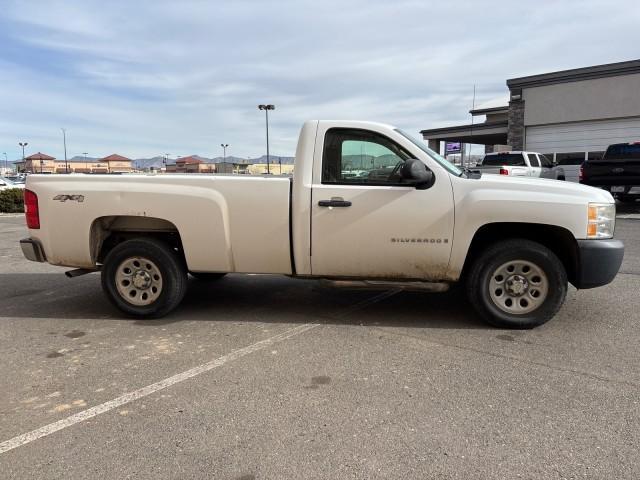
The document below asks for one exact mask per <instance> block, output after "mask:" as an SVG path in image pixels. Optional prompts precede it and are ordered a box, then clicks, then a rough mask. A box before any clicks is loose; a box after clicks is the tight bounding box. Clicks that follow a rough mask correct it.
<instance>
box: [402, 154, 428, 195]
mask: <svg viewBox="0 0 640 480" xmlns="http://www.w3.org/2000/svg"><path fill="white" fill-rule="evenodd" d="M400 178H402V180H403V182H404V183H406V184H408V185H415V187H416V188H417V189H418V190H424V189H426V188H427V187H429V186H430V185H431V182H432V181H433V172H432V171H430V170H428V169H427V167H426V165H425V164H424V163H422V162H421V161H420V160H418V159H415V158H410V159H408V160H406V161H405V162H404V164H403V165H402V167H401V168H400Z"/></svg>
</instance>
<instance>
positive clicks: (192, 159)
mask: <svg viewBox="0 0 640 480" xmlns="http://www.w3.org/2000/svg"><path fill="white" fill-rule="evenodd" d="M176 163H202V160H200V159H199V158H198V157H196V156H194V155H190V156H188V157H181V158H178V159H176Z"/></svg>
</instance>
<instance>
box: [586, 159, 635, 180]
mask: <svg viewBox="0 0 640 480" xmlns="http://www.w3.org/2000/svg"><path fill="white" fill-rule="evenodd" d="M583 183H586V184H588V185H596V186H599V185H640V160H596V161H587V162H586V163H585V164H584V167H583Z"/></svg>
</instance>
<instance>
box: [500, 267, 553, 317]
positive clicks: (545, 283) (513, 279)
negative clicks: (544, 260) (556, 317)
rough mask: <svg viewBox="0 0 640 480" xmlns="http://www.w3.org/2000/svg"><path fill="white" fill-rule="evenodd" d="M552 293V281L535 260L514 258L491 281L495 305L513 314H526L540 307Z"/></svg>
mask: <svg viewBox="0 0 640 480" xmlns="http://www.w3.org/2000/svg"><path fill="white" fill-rule="evenodd" d="M548 294H549V280H548V278H547V275H546V274H545V273H544V271H543V270H542V269H541V268H540V267H539V266H537V265H536V264H535V263H532V262H528V261H526V260H511V261H509V262H506V263H503V264H502V265H500V266H499V267H498V268H496V269H495V271H494V272H493V274H492V275H491V280H490V281H489V295H490V296H491V300H492V301H493V303H494V305H495V306H496V307H498V308H499V309H500V310H502V311H503V312H506V313H509V314H512V315H524V314H527V313H530V312H533V311H534V310H535V309H537V308H539V307H540V306H541V305H542V304H543V303H544V301H545V300H546V299H547V295H548Z"/></svg>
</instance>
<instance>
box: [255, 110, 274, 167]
mask: <svg viewBox="0 0 640 480" xmlns="http://www.w3.org/2000/svg"><path fill="white" fill-rule="evenodd" d="M275 109H276V106H275V105H258V110H264V115H265V121H266V124H267V174H269V173H270V171H269V110H275Z"/></svg>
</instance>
